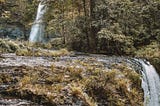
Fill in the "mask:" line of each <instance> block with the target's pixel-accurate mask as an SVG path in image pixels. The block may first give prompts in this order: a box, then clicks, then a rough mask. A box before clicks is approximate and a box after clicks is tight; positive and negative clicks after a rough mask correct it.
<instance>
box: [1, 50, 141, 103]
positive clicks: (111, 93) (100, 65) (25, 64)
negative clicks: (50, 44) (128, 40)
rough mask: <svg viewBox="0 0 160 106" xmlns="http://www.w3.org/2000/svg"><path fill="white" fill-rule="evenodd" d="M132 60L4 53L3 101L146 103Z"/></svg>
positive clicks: (95, 56)
mask: <svg viewBox="0 0 160 106" xmlns="http://www.w3.org/2000/svg"><path fill="white" fill-rule="evenodd" d="M131 60H132V59H128V58H127V57H114V56H112V57H108V56H105V55H94V54H88V55H87V54H81V53H77V54H75V55H72V56H59V57H42V56H41V57H34V56H17V55H15V54H1V57H0V76H1V77H0V89H1V92H0V94H1V96H0V105H15V106H17V105H23V104H24V105H53V106H54V105H55V106H56V105H80V106H81V105H86V106H97V105H99V106H102V105H109V106H110V105H115V106H116V105H117V106H118V105H121V106H125V105H130V104H131V105H133V104H134V105H135V104H136V105H138V106H140V105H143V92H142V89H141V79H140V75H139V74H138V73H137V72H138V70H140V69H139V66H138V64H137V65H136V64H135V63H133V62H132V61H131ZM133 64H135V65H133Z"/></svg>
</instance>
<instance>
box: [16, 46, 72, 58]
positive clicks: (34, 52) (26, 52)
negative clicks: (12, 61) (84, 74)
mask: <svg viewBox="0 0 160 106" xmlns="http://www.w3.org/2000/svg"><path fill="white" fill-rule="evenodd" d="M69 54H70V53H69V51H68V50H66V49H61V50H44V49H40V48H39V49H33V48H26V49H18V50H17V51H16V55H18V56H45V57H56V56H65V55H69Z"/></svg>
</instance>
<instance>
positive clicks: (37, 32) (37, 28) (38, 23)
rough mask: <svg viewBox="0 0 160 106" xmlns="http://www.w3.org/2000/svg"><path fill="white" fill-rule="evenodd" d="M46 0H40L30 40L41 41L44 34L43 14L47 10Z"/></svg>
mask: <svg viewBox="0 0 160 106" xmlns="http://www.w3.org/2000/svg"><path fill="white" fill-rule="evenodd" d="M46 3H47V2H46V0H41V2H40V3H39V6H38V10H37V16H36V20H35V21H34V23H33V26H32V28H31V33H30V37H29V41H30V42H43V41H44V34H45V23H44V15H45V13H46V11H47V4H46Z"/></svg>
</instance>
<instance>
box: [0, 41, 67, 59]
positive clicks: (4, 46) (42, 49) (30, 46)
mask: <svg viewBox="0 0 160 106" xmlns="http://www.w3.org/2000/svg"><path fill="white" fill-rule="evenodd" d="M49 49H50V50H49ZM0 53H16V55H18V56H47V57H55V56H64V55H69V54H70V53H69V51H68V50H67V49H65V48H64V49H59V50H53V49H52V45H51V44H50V43H46V44H41V43H29V42H27V41H23V42H22V41H12V40H8V39H0Z"/></svg>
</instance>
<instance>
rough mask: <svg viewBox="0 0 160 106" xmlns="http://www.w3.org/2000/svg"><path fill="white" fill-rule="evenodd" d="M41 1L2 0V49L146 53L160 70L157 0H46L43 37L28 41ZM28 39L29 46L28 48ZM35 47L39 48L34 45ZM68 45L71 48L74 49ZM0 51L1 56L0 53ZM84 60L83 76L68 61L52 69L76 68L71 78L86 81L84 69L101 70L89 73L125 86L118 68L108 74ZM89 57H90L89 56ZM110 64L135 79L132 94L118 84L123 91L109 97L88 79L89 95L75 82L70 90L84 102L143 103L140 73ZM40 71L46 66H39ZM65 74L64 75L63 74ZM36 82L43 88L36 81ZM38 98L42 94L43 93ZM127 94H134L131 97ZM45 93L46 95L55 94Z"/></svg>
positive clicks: (159, 5) (121, 105)
mask: <svg viewBox="0 0 160 106" xmlns="http://www.w3.org/2000/svg"><path fill="white" fill-rule="evenodd" d="M40 1H41V0H0V46H1V47H0V53H1V54H3V53H16V55H19V56H31V55H33V52H34V56H42V55H43V56H49V57H54V56H58V57H59V56H64V55H70V54H71V55H73V54H74V53H73V51H75V52H81V53H82V52H83V53H86V54H90V53H92V54H101V55H102V54H103V55H107V56H127V57H136V58H144V59H147V60H148V61H150V62H151V64H153V65H154V66H155V68H156V70H157V71H158V73H160V0H46V5H47V7H48V8H47V11H46V14H45V15H44V19H43V21H44V24H45V37H44V41H45V42H43V43H42V42H36V43H35V44H34V45H33V44H30V43H29V42H28V40H29V36H30V32H31V27H32V25H33V24H34V20H35V18H36V14H37V8H38V4H39V2H40ZM42 1H43V0H42ZM22 43H23V44H22ZM31 45H32V48H29V46H31ZM39 47H40V48H43V49H50V51H46V50H44V51H41V49H39ZM33 48H38V49H36V50H34V49H33ZM64 48H65V49H64ZM43 49H42V50H43ZM59 49H60V50H59ZM66 49H67V50H66ZM52 50H59V51H52ZM69 51H72V53H70V52H69ZM0 57H3V56H1V55H0ZM120 60H121V59H120ZM122 60H123V59H122ZM72 62H73V61H72ZM85 62H86V61H83V62H81V64H82V65H84V64H86V65H84V66H85V67H87V70H86V71H85V72H83V74H86V73H87V76H85V77H84V76H83V75H82V76H83V77H84V78H81V77H82V76H78V75H79V73H80V72H81V71H82V70H78V72H74V71H75V70H74V68H73V69H72V67H66V68H64V69H63V68H62V69H61V68H60V69H58V68H57V66H52V68H51V69H54V71H55V70H65V71H67V72H69V75H70V74H74V78H75V79H76V78H77V77H78V79H83V81H84V79H85V81H86V78H87V77H88V74H89V75H95V74H97V73H99V74H98V77H96V78H97V79H96V78H95V79H94V78H93V79H94V81H95V82H96V81H97V82H101V81H102V85H103V84H105V82H104V81H103V78H102V79H101V77H106V76H108V77H109V79H108V80H109V81H111V82H112V80H114V81H115V83H116V84H118V86H120V87H119V88H116V87H115V86H111V87H112V88H114V89H115V91H117V92H118V91H120V90H121V87H122V88H123V89H124V86H123V83H125V82H118V80H116V79H114V78H112V77H114V76H116V74H117V73H116V72H115V71H113V72H110V73H107V74H104V72H99V71H97V72H95V73H92V72H90V71H89V70H90V67H91V66H93V67H92V68H93V69H94V71H95V70H96V69H97V67H98V66H94V65H93V64H90V63H85ZM87 62H91V60H89V61H88V60H87ZM96 63H97V61H96ZM76 64H79V63H76ZM97 64H98V63H97ZM111 66H112V67H114V68H112V69H113V70H114V69H115V70H121V71H122V70H123V69H124V70H123V71H122V74H124V76H125V75H126V73H127V74H128V75H129V77H127V79H126V80H129V81H131V83H134V81H135V82H136V84H138V85H134V84H133V88H134V90H135V92H134V91H132V93H133V92H134V93H133V94H128V92H127V91H126V90H124V91H123V90H122V92H123V93H125V95H119V94H117V93H116V94H114V93H113V97H110V96H109V98H110V99H111V100H110V99H108V95H107V96H104V98H103V95H99V94H96V93H94V91H96V90H97V91H99V92H100V91H101V89H103V87H102V88H100V89H99V88H98V87H97V86H102V85H100V84H98V83H96V84H95V85H94V84H93V85H92V84H88V82H87V83H85V84H88V85H86V86H87V87H88V88H87V89H88V91H86V92H87V93H88V95H89V96H91V97H92V99H93V100H92V99H91V98H89V97H88V96H87V97H85V96H84V95H85V94H82V91H81V90H80V91H78V90H79V88H76V87H73V88H72V90H73V89H74V90H75V92H74V93H75V94H74V95H81V96H80V97H79V98H80V99H82V100H83V102H84V104H87V106H88V105H89V106H96V105H95V103H93V101H96V102H99V101H100V102H101V103H102V104H103V99H104V100H105V99H106V98H107V100H108V101H112V102H111V104H108V105H107V106H127V104H131V106H134V104H135V106H140V105H142V99H143V98H142V94H141V93H140V92H141V89H140V90H137V88H138V86H140V83H139V79H138V75H137V74H135V73H134V74H133V73H128V72H127V71H126V70H130V68H129V67H128V66H126V67H125V68H124V67H123V65H121V66H117V67H118V68H117V67H116V66H114V65H111ZM18 69H19V68H18ZM24 70H31V73H33V72H34V71H37V69H35V68H34V69H28V68H27V67H24ZM42 70H45V68H44V67H41V68H40V69H39V71H40V72H41V71H42ZM32 71H33V72H32ZM24 73H25V72H24ZM42 73H44V72H43V71H42ZM53 73H54V75H57V76H56V78H57V80H61V78H59V76H62V74H64V73H65V72H61V73H59V74H57V73H56V72H53ZM55 73H56V74H55ZM25 74H26V73H25ZM102 74H104V75H102ZM26 75H28V76H26V77H25V78H24V80H27V81H30V80H29V79H27V78H29V77H32V75H30V73H27V74H26ZM35 75H36V78H38V76H40V74H39V73H38V74H35ZM54 77H55V76H54ZM74 78H73V79H72V78H69V80H75V79H74ZM99 78H100V79H99ZM53 80H55V79H52V78H51V79H50V77H49V79H47V81H48V82H50V83H51V82H52V81H53ZM64 80H66V79H65V78H64ZM76 81H77V80H75V82H76ZM88 81H89V82H90V83H91V82H92V81H93V80H92V78H91V77H89V79H88ZM114 81H113V82H114ZM116 81H117V82H116ZM132 81H133V82H132ZM0 82H1V79H0ZM66 82H67V81H66ZM111 82H108V84H109V85H107V86H110V83H111ZM21 83H22V84H23V83H24V84H26V83H27V82H24V81H22V80H21ZM31 83H32V82H31ZM93 83H94V82H93ZM32 84H33V83H32ZM80 84H82V85H85V84H84V83H82V82H80ZM82 85H81V87H82ZM58 86H60V85H58ZM74 86H78V85H74ZM38 87H39V88H41V87H40V86H38ZM59 89H60V88H59ZM93 89H94V90H93ZM106 89H107V90H108V91H107V90H106ZM106 89H105V90H104V89H103V90H104V91H103V90H102V91H103V92H101V93H109V94H110V92H112V90H111V89H110V88H106ZM117 89H119V90H117ZM56 90H57V89H56ZM19 92H21V91H19ZM57 92H58V90H57ZM32 93H33V92H32ZM138 93H140V97H138ZM24 95H25V94H24ZM94 95H96V96H94ZM97 95H98V96H97ZM131 95H132V96H131ZM58 96H60V95H58ZM116 96H117V97H116ZM124 96H126V97H127V98H128V99H126V100H125V101H123V100H122V101H121V100H120V99H119V100H118V101H117V99H116V98H123V97H124ZM100 97H102V100H100ZM40 98H41V99H44V98H43V97H40ZM46 98H47V97H46ZM46 98H45V100H46ZM59 98H60V97H59ZM131 98H134V99H133V100H131ZM136 98H138V99H139V100H137V99H136ZM47 99H49V100H50V99H53V98H47ZM61 99H62V98H61ZM49 100H48V101H49ZM59 102H60V101H58V103H59ZM51 103H52V102H51ZM54 103H56V101H54V102H53V104H54ZM53 104H52V105H53ZM62 104H63V103H62ZM82 104H83V103H82ZM54 105H57V104H54ZM100 106H101V105H100ZM104 106H105V105H104ZM147 106H148V105H147ZM150 106H151V105H150Z"/></svg>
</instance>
